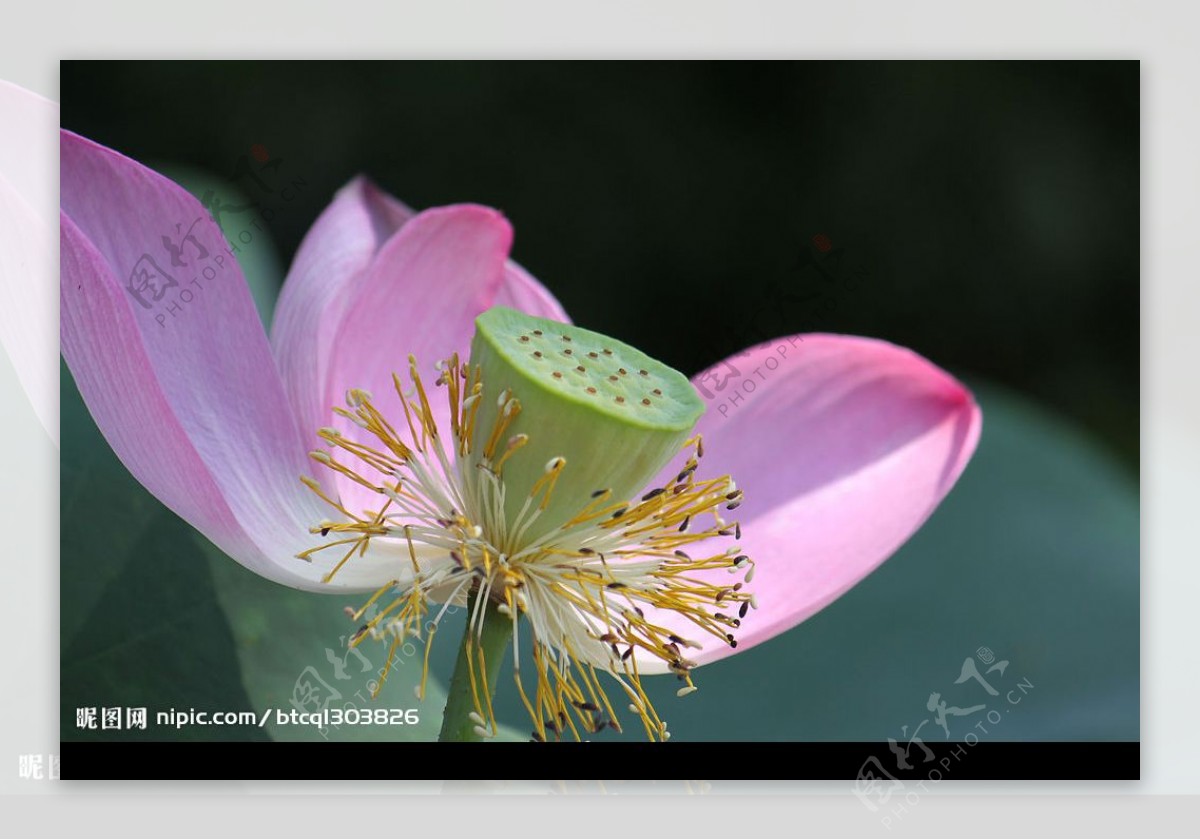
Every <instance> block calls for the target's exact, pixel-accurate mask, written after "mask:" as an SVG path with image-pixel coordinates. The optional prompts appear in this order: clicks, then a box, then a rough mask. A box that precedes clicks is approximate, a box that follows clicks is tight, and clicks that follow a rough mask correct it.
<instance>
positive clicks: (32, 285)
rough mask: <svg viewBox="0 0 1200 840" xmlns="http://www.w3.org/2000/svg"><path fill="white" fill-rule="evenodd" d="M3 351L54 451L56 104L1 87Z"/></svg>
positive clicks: (0, 320)
mask: <svg viewBox="0 0 1200 840" xmlns="http://www.w3.org/2000/svg"><path fill="white" fill-rule="evenodd" d="M0 125H3V126H4V128H3V130H0V293H2V294H3V296H4V300H5V305H4V306H2V307H0V345H3V347H4V349H5V350H6V351H7V353H8V357H9V359H10V360H11V361H12V364H13V369H14V370H15V371H16V374H17V379H18V381H20V383H21V387H22V388H23V389H24V391H25V395H26V397H27V398H28V399H29V402H30V404H31V405H32V406H33V410H34V412H35V413H36V414H37V416H38V419H39V420H40V421H41V423H42V426H43V427H44V428H45V429H46V431H47V433H48V434H49V435H50V437H51V439H52V440H53V441H54V443H55V445H57V444H58V360H57V359H56V358H55V357H54V354H53V353H52V352H48V350H47V348H50V347H53V346H54V344H55V301H54V285H55V270H54V256H55V250H56V248H55V244H56V243H55V238H54V227H53V226H54V219H55V217H56V216H57V209H56V208H55V190H54V184H55V182H56V178H57V174H58V173H57V162H56V161H55V159H54V138H55V136H56V134H57V133H58V104H57V103H55V102H51V101H50V100H48V99H43V98H42V97H40V96H38V95H37V94H35V93H30V92H29V91H27V90H24V89H22V88H19V87H17V86H16V85H12V84H9V83H8V82H4V81H0Z"/></svg>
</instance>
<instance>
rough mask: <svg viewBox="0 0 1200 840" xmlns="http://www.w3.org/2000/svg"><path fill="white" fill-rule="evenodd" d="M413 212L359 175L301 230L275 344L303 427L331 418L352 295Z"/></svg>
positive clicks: (310, 429) (278, 311) (310, 431)
mask: <svg viewBox="0 0 1200 840" xmlns="http://www.w3.org/2000/svg"><path fill="white" fill-rule="evenodd" d="M413 215H414V213H413V211H412V210H410V209H409V208H407V207H405V206H404V205H403V204H401V203H400V202H398V201H396V200H395V199H394V198H392V197H391V196H389V195H387V194H386V193H384V192H383V191H382V190H380V189H378V188H377V187H376V186H375V185H374V184H372V183H371V182H370V181H368V180H367V179H365V178H355V179H354V180H353V181H351V182H350V183H349V184H347V185H346V186H344V187H342V189H341V190H339V191H338V193H337V195H336V196H334V199H333V203H332V204H330V205H329V207H327V208H326V209H325V212H323V213H322V214H321V216H320V217H319V218H318V219H317V221H316V223H315V224H314V225H313V226H312V228H311V229H310V230H309V232H308V234H307V235H306V236H305V237H304V242H302V243H301V245H300V250H299V251H298V252H297V254H296V259H295V260H294V261H293V263H292V267H291V269H290V270H289V271H288V276H287V282H286V283H285V284H284V286H283V291H282V293H281V294H280V296H279V302H278V304H277V305H276V307H275V321H274V325H273V326H272V328H271V346H272V347H273V348H274V351H275V358H276V359H277V360H278V362H279V372H280V375H281V376H282V377H283V384H284V387H285V388H286V390H287V393H288V397H289V399H290V400H291V402H292V406H293V407H294V408H295V411H296V416H297V417H298V418H299V419H300V428H301V430H302V432H303V433H304V434H305V435H311V436H314V437H315V433H316V430H317V429H318V428H320V427H321V426H325V425H328V423H329V416H328V415H329V408H330V406H329V405H328V404H326V402H325V383H326V380H327V379H328V368H329V357H330V355H331V347H332V345H333V340H334V337H335V336H336V334H337V328H338V326H339V325H340V324H341V322H342V315H343V313H344V312H345V309H346V305H347V301H349V300H350V298H351V297H352V295H353V294H354V291H355V289H356V284H357V283H358V281H359V280H360V279H361V278H362V276H363V273H364V272H365V271H366V269H367V267H368V266H369V265H370V264H371V262H372V260H374V259H375V255H376V254H377V253H378V252H379V249H380V247H382V245H383V243H384V242H386V241H387V240H388V239H389V238H390V237H391V236H392V234H394V233H395V232H396V231H397V230H399V229H400V227H401V225H403V224H404V223H405V222H407V221H408V220H409V219H411V218H412V217H413Z"/></svg>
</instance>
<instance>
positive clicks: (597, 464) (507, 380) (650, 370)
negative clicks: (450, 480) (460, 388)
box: [464, 307, 704, 551]
mask: <svg viewBox="0 0 1200 840" xmlns="http://www.w3.org/2000/svg"><path fill="white" fill-rule="evenodd" d="M470 364H471V366H472V367H475V366H478V368H479V370H480V372H481V376H482V380H483V385H484V389H485V393H484V395H483V401H482V403H481V405H480V408H479V413H478V415H477V417H476V422H475V425H474V430H473V439H472V446H471V453H472V454H471V455H470V456H468V457H469V458H471V459H472V460H474V461H475V462H476V463H477V464H483V465H485V466H487V465H490V464H494V463H495V462H497V461H498V460H499V459H500V458H501V456H502V454H503V453H504V451H505V447H506V445H507V444H508V442H509V441H514V440H516V439H517V438H518V436H521V435H527V436H528V440H527V441H525V442H524V445H523V446H522V448H521V449H520V450H519V451H517V452H514V453H513V454H512V457H510V458H506V459H505V460H504V462H503V464H502V474H503V483H504V489H505V501H504V512H505V515H504V520H506V521H507V522H508V523H510V524H514V523H517V518H518V516H520V514H521V512H522V510H523V509H524V510H525V511H526V514H525V517H524V519H523V520H522V524H524V523H526V522H528V519H529V516H530V515H531V513H532V512H533V511H534V510H535V509H540V512H539V513H538V514H537V517H536V519H535V520H534V521H532V522H531V523H528V525H527V527H521V528H517V529H514V531H513V532H512V533H510V534H509V535H508V541H509V542H510V543H511V544H510V545H508V546H507V548H508V550H509V551H513V550H516V549H518V548H520V547H521V546H523V545H527V544H528V543H529V542H531V541H532V540H534V539H536V538H538V537H540V536H543V535H545V534H547V533H549V532H550V531H551V530H553V529H554V528H557V527H559V526H561V525H562V524H563V523H565V522H567V521H569V520H570V519H571V518H572V517H574V516H575V515H577V514H578V513H579V512H580V511H581V510H582V509H583V508H584V507H585V506H586V505H588V503H589V502H590V501H591V500H593V499H594V498H596V497H597V494H602V493H603V491H608V493H609V495H608V496H607V499H608V500H609V501H610V502H611V503H613V504H616V503H619V502H622V501H625V500H628V499H630V498H632V497H634V496H635V495H638V494H640V493H641V491H642V490H643V489H645V487H646V484H647V482H649V481H650V480H651V479H652V478H653V477H654V476H655V475H657V474H658V472H659V470H661V469H662V468H663V467H664V466H665V465H666V464H667V463H668V462H669V461H670V460H671V459H672V458H673V457H675V456H676V455H677V454H678V453H679V450H680V447H681V446H682V445H683V444H684V442H685V441H686V440H687V438H688V436H689V434H690V433H691V431H692V429H693V427H694V426H695V425H696V421H697V420H699V418H700V416H701V415H702V414H703V413H704V403H703V401H702V400H701V399H700V396H699V395H698V394H697V393H696V390H695V388H693V387H692V384H691V383H690V382H689V381H688V379H687V377H685V376H684V375H683V374H681V373H679V372H678V371H676V370H673V369H672V368H670V367H667V366H666V365H664V364H662V363H661V362H657V361H655V360H654V359H651V358H650V357H649V356H647V355H646V354H645V353H642V352H641V351H639V350H636V349H634V348H633V347H630V346H629V345H627V344H624V343H622V342H620V341H616V340H615V339H611V338H608V337H606V336H603V335H601V334H599V333H596V332H592V331H591V330H585V329H582V328H581V327H576V326H572V325H569V324H562V323H559V322H557V321H549V320H546V319H544V318H535V317H533V316H530V315H525V314H523V313H520V312H516V311H514V310H512V309H508V308H505V307H495V308H493V309H489V310H488V311H487V312H485V313H483V314H482V315H480V316H479V317H478V318H476V319H475V337H474V339H473V340H472V342H471V359H470ZM506 396H507V397H508V398H511V399H515V400H516V401H518V402H519V403H520V411H519V413H517V414H516V415H515V419H513V421H512V422H511V423H510V424H509V425H508V427H507V428H506V429H505V430H504V435H503V437H504V439H503V440H499V441H497V446H495V447H493V451H492V455H493V457H492V458H491V459H487V458H486V457H485V454H484V453H485V450H486V449H487V446H486V444H487V442H488V439H489V436H490V435H492V433H493V430H494V429H495V428H496V423H497V420H498V419H499V418H500V416H501V413H502V412H504V411H505V410H506V409H505V407H504V406H505V403H506V402H507V400H506V399H504V398H505V397H506ZM508 410H509V411H511V410H512V409H511V407H510V408H509V409H508ZM559 459H563V460H564V461H565V463H563V462H560V461H559ZM484 462H488V463H486V464H485V463H484ZM469 466H472V467H473V466H475V464H471V465H469ZM464 472H465V474H466V475H468V476H469V475H471V473H472V472H474V470H466V471H464ZM555 472H558V474H557V475H552V474H553V473H555ZM547 476H551V478H552V479H553V480H552V481H551V480H549V479H547V478H546V477H547ZM539 482H540V483H539ZM548 490H549V491H550V493H549V499H548V501H546V500H545V499H544V494H545V493H546V492H547V491H548ZM535 491H536V492H535ZM531 493H532V494H534V498H533V499H532V502H531V504H530V506H529V507H526V504H527V502H528V501H530V496H531ZM543 506H544V508H543Z"/></svg>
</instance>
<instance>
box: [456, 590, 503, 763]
mask: <svg viewBox="0 0 1200 840" xmlns="http://www.w3.org/2000/svg"><path fill="white" fill-rule="evenodd" d="M477 598H479V593H476V594H475V595H473V596H471V604H470V606H469V608H468V610H467V614H468V615H474V614H475V607H476V599H477ZM482 609H483V627H482V628H481V630H480V632H479V634H478V635H476V634H475V633H474V632H472V628H471V625H470V623H469V622H468V624H467V627H466V629H465V630H464V631H463V640H462V645H461V646H460V647H459V649H458V659H457V660H456V661H455V663H454V676H453V677H452V678H451V679H450V689H449V691H448V692H447V695H448V696H447V699H446V712H445V715H444V716H443V717H442V731H441V734H440V735H439V736H438V740H439V741H481V740H483V739H482V738H481V737H480V735H479V733H478V732H476V731H475V727H476V726H477V724H476V722H475V721H473V720H472V719H471V716H470V715H471V712H473V711H475V696H476V691H478V692H479V698H480V700H481V702H482V703H483V714H484V718H485V719H486V718H487V709H488V706H489V703H488V701H487V700H485V699H484V698H485V697H492V696H493V695H494V694H495V692H496V677H497V675H498V674H499V673H500V666H501V665H502V664H503V662H504V653H505V650H504V649H505V646H506V645H507V644H508V640H509V638H510V637H511V636H512V619H511V618H509V617H508V616H506V615H502V614H500V613H499V612H497V611H496V605H495V604H494V603H487V604H483V605H482ZM481 654H482V664H483V665H484V666H485V667H482V668H481V667H480V664H481V663H480V658H481ZM472 669H474V672H475V678H474V681H472V679H471V671H472ZM473 682H474V686H475V688H474V690H473V689H472V683H473Z"/></svg>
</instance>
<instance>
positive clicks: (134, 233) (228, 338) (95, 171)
mask: <svg viewBox="0 0 1200 840" xmlns="http://www.w3.org/2000/svg"><path fill="white" fill-rule="evenodd" d="M61 160H62V176H61V201H62V208H63V215H62V218H61V226H62V267H61V276H62V285H61V312H62V314H61V318H62V322H61V327H62V349H63V356H64V357H65V358H66V360H67V364H68V365H69V367H70V368H71V372H72V374H73V375H74V377H75V380H76V382H77V384H78V386H79V389H80V392H81V394H82V395H83V398H84V401H85V402H86V403H87V405H88V408H89V410H90V411H91V413H92V416H93V417H94V418H95V420H96V422H97V425H98V426H99V427H100V430H101V431H102V432H103V433H104V435H105V437H106V439H108V440H109V442H110V443H111V445H112V447H113V450H114V451H115V452H116V454H117V455H118V457H120V459H121V460H122V462H123V463H125V464H126V466H127V467H128V468H129V470H130V472H132V473H133V474H134V475H135V476H136V477H137V478H138V480H139V481H141V482H142V483H143V484H144V485H145V486H146V487H147V489H149V490H150V491H151V492H152V493H154V494H155V495H156V496H158V497H159V498H160V499H161V500H162V501H163V502H164V503H166V504H167V505H168V506H169V507H170V508H171V509H172V510H174V511H175V512H176V513H178V514H179V515H180V516H182V517H183V518H184V519H186V520H187V521H188V522H190V523H192V524H193V525H194V526H195V527H196V528H198V529H200V530H201V531H202V532H203V533H204V534H205V535H206V536H207V537H209V539H211V540H212V541H213V542H214V543H216V544H217V545H218V546H219V547H220V548H222V549H223V550H225V551H226V552H227V553H229V554H230V555H231V556H233V557H234V558H235V559H236V560H238V561H239V562H241V563H242V564H244V565H246V566H247V567H249V568H251V569H253V570H254V571H256V572H258V573H259V574H262V575H264V576H265V577H269V578H271V579H273V580H277V581H279V582H282V583H286V584H289V585H292V586H297V587H303V588H311V589H322V588H328V587H325V586H323V585H322V584H320V583H319V582H318V581H319V577H320V574H321V572H322V568H321V567H320V565H319V564H308V563H305V562H303V561H300V560H297V559H295V558H294V557H293V556H292V555H293V554H295V553H296V552H297V551H299V550H300V549H302V548H305V547H308V546H310V545H312V544H313V538H312V537H311V536H310V535H309V534H308V533H307V529H308V528H309V527H310V526H312V525H314V524H316V523H318V522H320V521H321V520H322V519H323V518H325V517H326V516H327V515H328V514H327V511H326V510H324V509H323V508H322V507H321V506H320V504H319V503H318V502H317V500H316V499H315V497H313V496H312V495H311V494H310V493H309V492H308V491H307V490H306V489H305V488H304V487H303V486H302V485H301V484H300V482H299V477H300V476H301V475H302V474H305V473H307V472H310V467H309V464H308V462H307V458H306V448H305V446H304V443H303V439H302V438H301V435H300V432H299V429H298V427H297V424H296V421H295V417H294V416H293V414H292V411H291V407H290V405H289V404H288V402H287V398H286V396H285V394H284V389H283V384H282V382H281V380H280V378H279V374H278V373H277V371H276V369H275V364H274V360H273V358H272V356H271V353H270V348H269V346H268V344H267V338H266V335H265V334H264V333H263V330H262V327H261V325H260V323H259V321H258V317H257V315H256V314H255V310H254V304H253V302H252V300H251V297H250V292H249V289H248V288H247V286H246V283H245V280H244V279H243V277H242V274H241V271H240V269H239V268H238V266H237V263H236V261H235V260H234V259H233V258H232V256H231V255H230V254H229V252H228V251H227V249H226V244H225V242H224V240H223V238H222V236H221V233H220V230H219V229H218V228H217V226H216V225H215V224H214V223H213V222H212V221H211V219H209V217H208V215H207V214H206V213H205V211H204V209H203V208H202V207H201V206H200V204H199V203H198V202H197V201H196V200H195V199H193V198H192V197H191V196H190V195H188V194H187V193H186V192H185V191H184V190H183V189H182V188H180V187H179V186H178V185H176V184H174V183H172V182H171V181H169V180H167V179H166V178H163V177H162V176H160V175H158V174H157V173H154V172H152V171H151V170H149V169H146V168H145V167H143V166H141V165H139V164H137V163H135V162H134V161H131V160H129V159H128V158H125V157H123V156H121V155H119V154H117V153H116V152H113V151H112V150H110V149H106V148H104V147H102V146H99V145H97V144H95V143H92V142H90V141H88V140H85V139H83V138H81V137H78V136H76V135H73V134H70V133H69V132H63V134H62V142H61ZM177 225H178V226H179V230H177V229H176V226H177ZM189 230H190V231H191V235H192V236H193V237H194V239H191V240H185V239H183V237H184V236H186V235H187V231H189ZM164 237H166V238H167V239H166V240H164ZM168 241H169V242H170V243H171V244H172V245H173V246H174V247H179V246H180V245H181V244H183V245H184V247H183V249H182V251H181V252H180V253H179V254H178V255H177V256H178V258H179V260H180V261H181V262H182V263H184V264H183V265H179V266H176V265H173V264H172V255H171V252H170V248H169V246H168ZM140 269H148V270H150V271H151V272H152V273H153V276H155V277H157V278H158V280H157V281H156V287H155V288H157V289H161V290H162V295H161V297H160V298H159V297H158V295H157V293H156V292H155V291H154V290H153V289H139V291H138V294H137V295H135V294H134V292H132V291H131V290H130V287H129V284H130V283H131V279H133V278H136V277H137V276H138V272H139V270H140ZM156 298H157V299H156ZM336 559H337V558H331V559H330V560H329V561H327V562H329V563H332V562H333V561H335V560H336ZM358 569H359V570H361V571H364V572H365V571H367V570H368V567H367V564H360V565H359V566H358ZM376 574H377V575H378V576H379V577H380V580H379V582H380V583H381V582H383V581H384V580H386V579H387V577H388V575H387V574H386V573H380V571H379V570H376ZM338 581H339V582H340V583H341V584H343V585H353V584H357V585H361V586H365V585H369V584H368V582H367V581H363V580H359V581H354V580H352V578H351V577H349V576H341V575H339V578H338Z"/></svg>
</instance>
